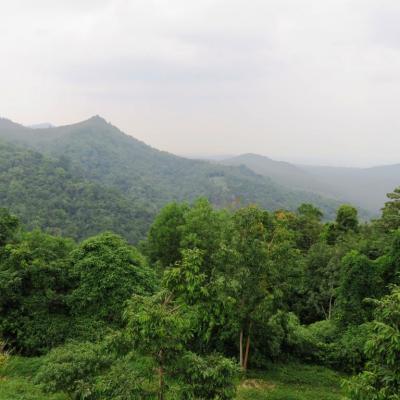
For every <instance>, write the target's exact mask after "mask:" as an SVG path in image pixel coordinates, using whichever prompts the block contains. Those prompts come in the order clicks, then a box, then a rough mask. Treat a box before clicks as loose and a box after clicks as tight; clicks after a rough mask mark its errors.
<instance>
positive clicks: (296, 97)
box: [0, 0, 400, 166]
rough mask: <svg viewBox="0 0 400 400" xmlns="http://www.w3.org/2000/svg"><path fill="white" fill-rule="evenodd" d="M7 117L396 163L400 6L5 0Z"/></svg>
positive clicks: (344, 0)
mask: <svg viewBox="0 0 400 400" xmlns="http://www.w3.org/2000/svg"><path fill="white" fill-rule="evenodd" d="M0 54H1V57H0V115H1V116H3V117H7V118H10V119H12V120H14V121H16V122H20V123H23V124H33V123H39V122H52V123H54V124H56V125H61V124H67V123H72V122H76V121H79V120H83V119H86V118H88V117H90V116H92V115H95V114H100V115H101V116H103V117H104V118H106V119H107V120H108V121H110V122H112V123H113V124H114V125H116V126H118V127H119V128H120V129H122V130H123V131H125V132H126V133H129V134H131V135H133V136H135V137H137V138H139V139H141V140H143V141H145V142H147V143H148V144H151V145H152V146H154V147H157V148H160V149H162V150H167V151H171V152H174V153H178V154H238V153H244V152H253V153H259V154H263V155H268V156H270V157H272V158H276V159H283V160H287V161H295V162H308V163H323V164H331V165H358V166H365V165H373V164H387V163H399V162H400V1H399V0H392V1H391V0H375V1H370V0H292V1H290V0H153V1H152V0H35V1H32V0H0Z"/></svg>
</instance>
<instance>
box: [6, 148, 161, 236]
mask: <svg viewBox="0 0 400 400" xmlns="http://www.w3.org/2000/svg"><path fill="white" fill-rule="evenodd" d="M0 206H5V207H9V208H10V209H11V210H12V211H13V212H14V213H15V214H16V215H18V216H19V217H20V218H21V220H22V222H24V224H25V225H26V226H27V227H28V228H30V229H34V228H43V229H46V230H47V231H49V232H51V233H53V234H63V235H65V236H69V237H74V238H75V239H78V240H79V239H83V238H86V237H88V236H91V235H94V234H96V233H99V232H102V231H106V230H112V231H114V232H117V233H119V234H121V235H123V236H125V237H127V238H129V239H130V240H131V241H132V242H137V241H138V240H140V239H142V238H143V237H144V235H145V234H146V231H147V226H148V225H149V224H150V223H151V222H152V220H153V217H154V212H155V210H154V208H153V209H152V208H151V207H148V206H147V205H145V204H143V203H139V202H132V201H129V200H128V199H127V197H126V196H124V195H123V194H122V193H121V192H120V191H118V190H115V189H112V188H109V187H106V186H105V185H101V184H99V183H96V182H90V181H88V180H87V179H85V178H84V177H83V176H82V173H81V172H80V171H79V169H77V168H73V167H72V166H71V164H70V163H69V162H68V161H67V160H66V159H60V160H57V159H52V158H49V157H46V156H43V155H42V154H41V153H38V152H36V151H32V150H28V149H24V148H21V147H18V146H16V145H12V144H4V143H1V142H0Z"/></svg>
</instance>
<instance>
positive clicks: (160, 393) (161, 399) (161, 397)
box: [158, 350, 164, 400]
mask: <svg viewBox="0 0 400 400" xmlns="http://www.w3.org/2000/svg"><path fill="white" fill-rule="evenodd" d="M158 359H159V363H158V365H159V366H158V400H164V368H163V352H162V350H160V353H159V358H158Z"/></svg>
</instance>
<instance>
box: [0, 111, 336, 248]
mask: <svg viewBox="0 0 400 400" xmlns="http://www.w3.org/2000/svg"><path fill="white" fill-rule="evenodd" d="M1 139H3V140H4V141H7V142H13V143H14V144H18V146H25V147H28V148H30V149H31V150H35V151H36V152H39V153H41V154H45V155H46V157H50V158H51V159H52V160H53V161H52V162H55V163H57V162H61V163H63V164H65V165H66V164H70V168H71V171H79V179H81V184H82V185H83V186H85V185H86V184H87V185H89V186H90V185H97V186H95V187H101V188H103V189H104V193H103V195H104V196H105V195H106V194H107V196H111V194H112V195H113V196H117V197H118V199H119V201H120V202H121V203H123V206H121V209H123V210H124V211H123V212H122V211H121V213H122V215H125V216H126V214H125V213H126V212H127V211H126V210H127V209H129V208H131V209H132V210H134V211H132V212H133V213H134V214H135V215H136V216H137V217H138V218H136V223H137V224H140V225H141V226H140V227H136V228H135V229H134V230H135V233H133V234H132V235H131V234H129V233H127V234H126V233H124V235H125V236H126V237H127V238H128V239H129V240H130V241H136V240H137V237H138V236H140V232H144V231H145V230H146V229H147V227H148V222H149V221H150V220H151V218H152V216H154V215H155V213H156V212H157V210H158V209H159V208H160V207H161V206H163V205H164V204H166V203H168V202H170V201H174V200H177V201H185V200H187V201H191V200H193V199H195V198H197V197H199V196H205V197H207V198H208V199H209V200H210V201H211V202H212V203H213V204H214V205H216V206H232V205H234V206H237V205H238V204H243V205H244V204H248V203H257V204H259V205H261V206H262V207H264V208H266V209H269V210H275V209H279V208H285V209H289V210H293V209H295V208H297V207H298V206H299V205H300V204H301V203H304V202H308V203H313V204H315V205H316V206H318V207H320V208H321V209H322V210H323V211H324V213H325V216H326V217H328V218H330V217H332V216H333V215H334V211H335V209H336V208H337V207H338V204H339V203H338V202H337V201H333V200H330V199H327V198H324V197H322V196H319V195H316V194H313V193H309V192H305V191H293V190H290V189H287V188H285V187H284V186H281V185H280V184H278V183H275V182H274V181H272V180H271V179H269V178H266V177H263V176H261V175H259V174H256V173H255V172H253V171H251V170H250V169H248V168H246V167H243V166H238V167H236V166H223V165H215V164H212V163H209V162H207V161H199V160H189V159H186V158H183V157H178V156H175V155H172V154H169V153H166V152H162V151H159V150H156V149H154V148H152V147H150V146H148V145H146V144H144V143H142V142H140V141H138V140H136V139H134V138H133V137H131V136H128V135H125V134H124V133H123V132H121V131H120V130H119V129H117V128H116V127H114V126H113V125H111V124H109V123H107V122H106V121H105V120H104V119H102V118H100V117H98V116H96V117H93V118H90V119H89V120H86V121H83V122H80V123H77V124H73V125H67V126H62V127H56V128H46V129H31V128H27V127H24V126H22V125H19V124H15V123H13V122H11V121H9V120H4V119H1V120H0V140H1ZM9 149H11V147H9ZM2 151H3V152H5V153H7V151H11V150H7V149H6V148H5V147H3V148H2ZM19 151H21V150H19ZM29 154H33V153H29ZM35 154H37V153H35ZM32 157H33V156H32ZM35 157H38V156H35ZM35 157H33V158H34V159H36V158H35ZM28 158H29V157H28ZM5 160H6V158H5V157H2V158H1V161H0V164H1V169H2V171H7V174H8V177H7V179H8V180H9V179H11V178H12V180H13V182H14V186H15V187H17V188H18V187H21V190H22V187H23V186H26V185H24V181H23V180H22V179H23V177H22V175H15V176H13V173H14V170H13V169H12V168H11V170H10V168H9V166H7V165H5ZM25 162H26V163H28V161H26V160H25ZM46 162H47V161H46ZM25 165H26V169H27V170H29V169H32V170H33V171H32V174H35V173H38V166H37V165H35V163H32V165H31V166H30V167H29V166H27V164H25ZM14 167H16V168H18V167H19V165H18V161H15V163H14ZM14 167H13V168H14ZM3 173H4V172H3ZM48 173H50V172H49V170H48V169H46V168H45V169H44V170H41V172H40V174H41V178H42V179H44V178H45V177H46V175H47V174H48ZM69 174H70V175H68V174H67V176H64V177H63V179H64V180H65V184H67V183H69V182H70V180H71V179H75V177H72V175H73V174H74V173H73V172H69ZM25 176H26V175H25ZM53 178H54V177H53ZM7 179H5V180H4V179H3V180H2V184H1V185H2V187H1V188H0V190H1V192H2V193H4V192H6V190H8V189H7V188H6V187H5V186H4V185H5V183H4V182H5V181H7ZM32 179H33V182H35V180H36V179H37V178H36V177H32ZM56 181H57V179H49V181H48V182H47V183H46V185H47V184H48V185H49V186H48V187H47V188H46V191H45V192H47V193H48V194H49V196H45V195H42V198H41V202H40V204H38V206H37V207H35V208H33V207H31V208H32V209H30V212H29V213H28V212H26V211H25V212H23V211H22V210H27V209H28V208H30V206H29V205H28V204H25V202H28V199H29V197H30V196H31V194H29V190H30V186H29V185H28V187H24V188H23V189H24V190H25V191H24V192H23V193H24V194H25V195H27V196H28V197H25V196H23V195H22V192H21V196H18V189H16V190H14V191H13V193H14V195H13V199H14V200H15V199H17V198H18V201H17V202H16V203H15V202H14V200H12V199H11V198H10V196H9V195H7V196H2V198H1V199H0V206H6V207H9V208H10V209H11V210H12V211H14V212H16V213H17V214H22V215H21V217H22V218H23V219H24V220H25V222H29V224H32V221H37V220H38V219H39V220H40V221H42V223H41V224H40V225H41V226H42V227H45V226H46V225H47V222H43V221H44V219H43V218H39V217H38V215H37V214H40V213H42V214H43V215H44V214H45V213H46V211H47V210H49V212H52V210H53V209H54V206H55V203H54V201H53V200H51V196H50V194H52V193H53V185H54V186H55V187H54V190H55V191H57V189H56V186H57V185H58V183H57V182H56ZM91 187H93V186H91ZM32 189H33V188H32ZM63 193H64V191H60V196H61V198H60V201H66V202H68V203H69V204H70V205H71V206H73V205H74V202H75V201H76V197H75V195H73V196H72V197H71V198H68V197H67V194H66V195H65V196H66V197H65V198H64V199H62V194H63ZM53 198H54V197H53ZM102 201H103V203H104V218H106V216H107V213H106V211H105V210H107V209H108V205H106V204H107V201H108V200H107V201H106V199H104V200H102ZM57 204H58V202H57ZM45 210H46V211H45ZM117 212H118V211H117V210H114V211H113V212H112V213H111V214H110V215H108V217H109V218H110V219H111V218H112V219H113V220H116V218H115V216H116V214H115V213H117ZM93 213H94V215H95V214H96V212H95V211H93ZM82 217H84V215H81V216H80V218H82ZM76 218H78V217H77V215H75V214H74V213H70V214H68V217H66V219H68V224H69V223H70V224H74V223H75V219H76ZM62 219H63V218H62V217H61V216H60V217H59V218H58V219H57V224H59V225H60V226H59V228H60V229H61V230H62V231H63V229H65V226H64V224H63V222H62ZM83 219H84V220H85V218H83ZM121 219H123V218H122V217H121ZM28 220H29V221H28ZM66 223H67V222H66ZM77 225H79V223H78V224H77ZM51 226H52V228H55V227H54V226H53V225H51ZM112 228H114V227H112ZM93 229H94V228H93ZM113 230H116V229H113ZM123 230H125V228H124V229H123ZM117 231H121V230H118V229H117ZM82 232H85V230H83V231H82ZM63 233H65V234H69V233H70V232H69V230H68V229H67V231H66V232H63ZM91 233H94V232H91ZM73 236H75V237H80V236H82V235H81V234H79V235H77V234H73Z"/></svg>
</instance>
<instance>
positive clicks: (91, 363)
mask: <svg viewBox="0 0 400 400" xmlns="http://www.w3.org/2000/svg"><path fill="white" fill-rule="evenodd" d="M111 363H112V357H111V356H110V355H109V354H108V353H107V352H106V351H105V349H104V347H103V346H102V345H101V344H97V343H89V342H84V343H69V344H66V345H65V346H62V347H58V348H56V349H53V350H52V351H51V352H50V353H49V354H48V355H47V356H46V357H45V360H44V363H43V365H42V366H41V367H40V368H39V371H38V373H37V375H36V378H35V380H36V382H37V383H40V384H42V385H43V388H44V390H45V391H47V392H58V391H63V392H66V393H68V394H69V395H70V397H71V398H73V399H80V398H89V397H88V395H89V393H90V392H91V389H90V387H91V385H92V384H93V382H94V378H95V377H96V376H97V375H99V374H100V373H101V372H102V371H104V370H105V369H107V368H109V367H110V365H111Z"/></svg>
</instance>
